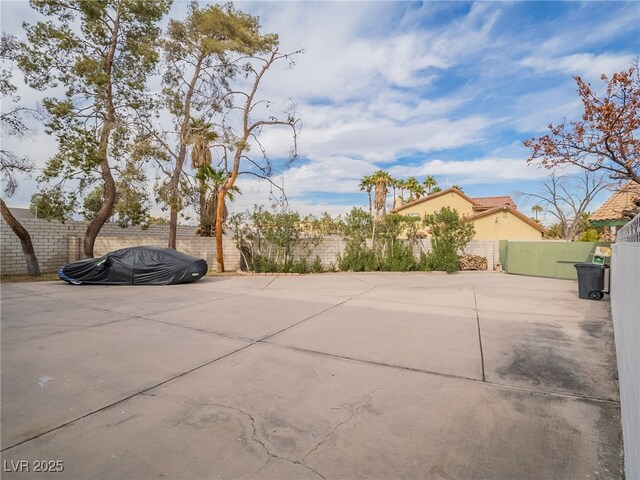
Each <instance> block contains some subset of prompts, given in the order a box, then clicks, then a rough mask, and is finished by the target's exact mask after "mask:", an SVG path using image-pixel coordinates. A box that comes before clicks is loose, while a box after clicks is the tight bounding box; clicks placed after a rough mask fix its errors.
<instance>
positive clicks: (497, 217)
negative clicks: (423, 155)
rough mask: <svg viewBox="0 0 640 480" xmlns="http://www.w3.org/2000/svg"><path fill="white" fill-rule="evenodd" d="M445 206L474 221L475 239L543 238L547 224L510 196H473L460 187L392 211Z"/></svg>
mask: <svg viewBox="0 0 640 480" xmlns="http://www.w3.org/2000/svg"><path fill="white" fill-rule="evenodd" d="M444 207H449V208H453V209H455V210H457V212H458V213H459V214H460V216H463V217H466V219H467V220H469V221H470V222H473V226H474V227H475V230H476V234H475V236H474V237H473V238H474V240H540V239H541V238H542V234H543V233H544V232H545V231H546V230H545V228H544V227H543V226H542V225H541V224H539V223H537V222H536V221H534V220H532V219H531V218H529V217H527V216H526V215H523V214H522V213H520V212H519V211H518V210H517V209H516V204H515V203H514V201H513V200H512V199H511V197H477V198H471V197H469V196H467V195H466V194H465V193H463V192H461V191H460V190H458V189H457V188H455V187H454V188H449V189H447V190H443V191H441V192H438V193H432V194H431V195H428V196H426V197H422V198H419V199H418V200H415V201H413V202H410V203H407V204H406V205H401V206H399V207H396V208H394V209H393V210H392V213H401V214H403V215H410V216H419V217H423V216H424V215H425V214H431V213H435V212H438V211H440V210H441V209H442V208H444Z"/></svg>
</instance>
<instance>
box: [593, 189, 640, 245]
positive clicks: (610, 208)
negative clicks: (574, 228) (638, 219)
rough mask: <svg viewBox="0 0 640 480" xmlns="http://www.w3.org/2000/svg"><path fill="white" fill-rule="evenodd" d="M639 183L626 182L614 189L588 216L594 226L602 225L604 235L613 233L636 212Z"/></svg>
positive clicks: (639, 190)
mask: <svg viewBox="0 0 640 480" xmlns="http://www.w3.org/2000/svg"><path fill="white" fill-rule="evenodd" d="M639 199H640V185H639V184H637V183H636V182H631V181H629V182H627V183H626V184H625V185H623V186H622V187H621V188H619V189H618V190H616V191H615V192H614V193H613V195H611V197H609V199H608V200H607V201H606V202H604V203H603V204H602V206H601V207H600V208H599V209H598V210H596V211H595V212H594V213H592V214H591V215H590V216H589V223H590V224H591V225H593V226H594V227H604V230H605V236H611V235H615V233H616V232H617V231H618V230H619V229H620V228H621V227H622V226H623V225H624V224H626V223H627V222H628V221H629V220H631V218H633V217H634V214H637V213H638V205H637V202H638V200H639Z"/></svg>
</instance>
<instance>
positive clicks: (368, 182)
mask: <svg viewBox="0 0 640 480" xmlns="http://www.w3.org/2000/svg"><path fill="white" fill-rule="evenodd" d="M374 185H375V184H374V183H373V178H372V176H371V175H366V176H364V177H362V179H361V180H360V191H361V192H367V195H368V196H369V215H370V216H371V217H373V203H372V202H371V189H372V188H373V187H374Z"/></svg>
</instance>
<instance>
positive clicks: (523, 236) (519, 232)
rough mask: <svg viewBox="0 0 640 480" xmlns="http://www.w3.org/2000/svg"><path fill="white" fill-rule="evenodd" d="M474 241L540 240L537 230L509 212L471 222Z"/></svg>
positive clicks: (496, 213)
mask: <svg viewBox="0 0 640 480" xmlns="http://www.w3.org/2000/svg"><path fill="white" fill-rule="evenodd" d="M473 226H474V227H475V229H476V234H475V236H474V237H473V238H474V240H541V239H542V233H541V232H540V230H538V229H537V228H534V227H533V226H531V225H529V224H528V223H527V222H525V221H524V220H522V219H521V218H519V217H517V216H516V215H514V214H513V213H511V212H509V211H500V212H495V213H493V214H491V215H487V216H486V217H481V218H478V219H476V220H474V221H473Z"/></svg>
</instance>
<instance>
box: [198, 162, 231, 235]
mask: <svg viewBox="0 0 640 480" xmlns="http://www.w3.org/2000/svg"><path fill="white" fill-rule="evenodd" d="M196 178H198V181H199V182H201V183H203V184H204V185H205V200H204V203H203V206H202V209H201V211H200V226H199V227H198V235H200V236H201V237H212V236H214V235H215V225H216V217H217V211H218V197H219V195H218V194H219V192H220V189H221V188H222V186H223V185H224V184H225V183H226V181H227V179H228V178H229V173H228V172H227V171H226V170H225V169H224V168H219V169H216V168H213V167H211V165H205V166H203V167H200V169H199V170H198V174H197V175H196ZM207 192H209V195H206V193H207ZM236 193H238V194H240V193H241V192H240V189H239V188H238V187H236V186H235V185H234V186H233V187H231V189H230V190H229V191H228V192H227V195H226V198H228V199H229V201H231V202H233V201H234V200H235V194H236ZM227 213H228V211H227V206H226V205H224V207H223V218H222V221H223V222H224V221H225V220H226V218H227Z"/></svg>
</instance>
